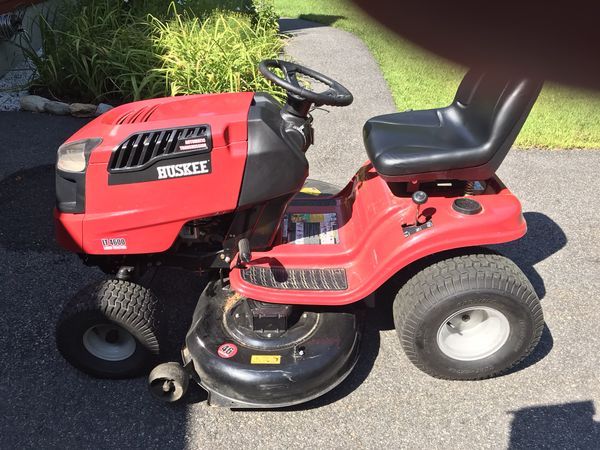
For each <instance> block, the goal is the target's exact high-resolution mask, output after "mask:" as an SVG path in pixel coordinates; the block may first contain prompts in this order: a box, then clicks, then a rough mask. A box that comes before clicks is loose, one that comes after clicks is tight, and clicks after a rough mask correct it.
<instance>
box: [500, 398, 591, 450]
mask: <svg viewBox="0 0 600 450" xmlns="http://www.w3.org/2000/svg"><path fill="white" fill-rule="evenodd" d="M595 413H596V410H595V408H594V404H593V402H592V401H584V402H575V403H565V404H561V405H547V406H534V407H531V408H523V409H518V410H516V411H511V414H512V415H513V419H512V421H511V427H510V441H509V444H508V448H509V449H511V450H513V449H514V450H516V449H531V448H577V449H597V448H598V445H599V443H600V423H598V422H596V421H595V420H594V415H595Z"/></svg>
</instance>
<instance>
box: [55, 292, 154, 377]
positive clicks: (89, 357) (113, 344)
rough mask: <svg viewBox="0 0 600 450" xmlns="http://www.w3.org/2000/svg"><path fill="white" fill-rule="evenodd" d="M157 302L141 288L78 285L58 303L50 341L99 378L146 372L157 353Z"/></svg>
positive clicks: (82, 368)
mask: <svg viewBox="0 0 600 450" xmlns="http://www.w3.org/2000/svg"><path fill="white" fill-rule="evenodd" d="M157 307H158V302H157V300H156V297H155V296H154V295H153V294H152V293H151V292H150V291H149V290H148V289H146V288H145V287H143V286H140V285H138V284H135V283H131V282H129V281H122V280H105V281H102V282H100V283H96V284H93V285H90V286H88V287H86V288H84V289H83V290H81V291H80V292H79V293H78V294H77V295H75V297H73V298H72V299H71V300H70V301H69V302H68V303H67V304H66V305H65V307H64V309H63V311H62V314H61V316H60V319H59V321H58V325H57V328H56V344H57V347H58V350H59V351H60V353H61V354H62V355H63V356H64V358H65V359H66V360H67V361H68V362H69V363H71V364H72V365H73V366H75V367H77V368H78V369H80V370H82V371H83V372H86V373H88V374H90V375H92V376H95V377H99V378H130V377H135V376H139V375H142V374H144V373H147V371H148V369H149V368H150V367H151V365H152V364H153V363H154V362H155V361H154V360H155V358H156V356H158V353H159V334H158V320H157V319H158V317H157V316H158V314H157Z"/></svg>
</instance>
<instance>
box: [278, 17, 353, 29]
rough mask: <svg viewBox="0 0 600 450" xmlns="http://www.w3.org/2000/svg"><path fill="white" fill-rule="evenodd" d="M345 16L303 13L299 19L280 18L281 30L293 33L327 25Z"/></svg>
mask: <svg viewBox="0 0 600 450" xmlns="http://www.w3.org/2000/svg"><path fill="white" fill-rule="evenodd" d="M344 18H345V17H343V16H328V15H318V14H303V15H301V16H300V18H299V19H279V31H281V32H282V33H293V32H295V31H300V30H305V29H307V28H320V27H326V26H328V25H333V24H334V23H335V22H337V21H338V20H340V19H344Z"/></svg>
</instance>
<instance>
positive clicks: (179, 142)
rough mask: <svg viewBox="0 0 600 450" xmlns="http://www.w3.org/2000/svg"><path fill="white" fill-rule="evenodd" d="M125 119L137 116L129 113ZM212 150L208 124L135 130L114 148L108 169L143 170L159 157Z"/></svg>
mask: <svg viewBox="0 0 600 450" xmlns="http://www.w3.org/2000/svg"><path fill="white" fill-rule="evenodd" d="M138 113H139V111H138ZM147 113H148V111H146V114H147ZM150 114H151V112H150ZM138 117H141V116H139V115H138ZM125 120H138V119H137V118H133V117H132V118H131V119H129V118H126V119H125ZM211 150H212V142H211V139H210V127H209V126H208V125H199V126H195V127H185V128H174V129H165V130H154V131H147V132H144V133H136V134H133V135H131V136H130V137H128V138H127V139H126V140H125V142H123V143H122V144H120V145H119V146H118V147H117V148H116V150H115V151H113V153H112V156H111V158H110V162H109V163H108V170H109V172H110V173H119V172H128V171H134V170H142V169H144V168H146V167H148V166H150V165H151V164H153V163H155V162H156V161H158V160H161V159H166V158H171V157H174V156H178V155H180V154H181V155H188V154H193V153H205V152H209V151H211Z"/></svg>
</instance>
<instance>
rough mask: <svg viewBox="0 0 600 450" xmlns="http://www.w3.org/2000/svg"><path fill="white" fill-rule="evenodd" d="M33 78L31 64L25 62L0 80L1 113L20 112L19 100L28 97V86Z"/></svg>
mask: <svg viewBox="0 0 600 450" xmlns="http://www.w3.org/2000/svg"><path fill="white" fill-rule="evenodd" d="M32 76H33V68H32V66H31V63H30V62H28V61H25V62H22V63H20V64H18V65H17V66H16V67H14V68H13V69H11V70H10V71H9V72H7V73H6V74H5V75H4V76H3V77H2V78H0V111H18V110H19V108H20V106H19V99H20V98H21V97H23V96H24V95H27V86H28V84H29V81H30V80H31V78H32Z"/></svg>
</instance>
